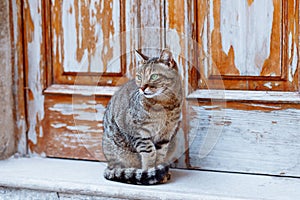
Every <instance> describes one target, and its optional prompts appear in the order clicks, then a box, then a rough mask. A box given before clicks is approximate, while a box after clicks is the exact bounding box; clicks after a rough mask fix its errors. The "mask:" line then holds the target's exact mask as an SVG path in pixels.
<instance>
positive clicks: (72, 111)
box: [49, 103, 105, 121]
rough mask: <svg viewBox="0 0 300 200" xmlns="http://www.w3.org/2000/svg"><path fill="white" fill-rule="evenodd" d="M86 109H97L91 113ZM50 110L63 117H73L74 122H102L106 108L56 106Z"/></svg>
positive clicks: (70, 105) (61, 104) (78, 105)
mask: <svg viewBox="0 0 300 200" xmlns="http://www.w3.org/2000/svg"><path fill="white" fill-rule="evenodd" d="M86 109H95V110H96V112H95V113H93V112H89V111H86ZM49 110H51V111H57V112H60V113H61V114H62V115H73V118H74V120H88V121H100V120H102V119H103V114H104V110H105V107H104V106H103V105H101V104H96V105H88V104H86V103H83V104H63V103H59V104H55V105H54V106H52V107H50V108H49Z"/></svg>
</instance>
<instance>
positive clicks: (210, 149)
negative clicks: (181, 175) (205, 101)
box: [189, 103, 300, 177]
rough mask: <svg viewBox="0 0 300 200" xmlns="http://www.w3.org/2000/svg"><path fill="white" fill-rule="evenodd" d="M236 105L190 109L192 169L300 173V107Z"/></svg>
mask: <svg viewBox="0 0 300 200" xmlns="http://www.w3.org/2000/svg"><path fill="white" fill-rule="evenodd" d="M234 107H235V108H230V107H227V108H226V107H223V106H221V107H220V106H218V105H217V104H214V105H201V104H199V105H198V106H193V107H191V109H192V111H191V113H193V114H194V115H193V117H191V121H190V125H191V130H190V134H189V139H190V164H191V168H200V169H206V170H217V171H234V172H243V173H257V174H273V175H280V176H296V177H300V164H299V158H300V155H299V149H300V146H299V140H300V138H299V137H300V136H299V134H298V132H299V131H298V130H299V128H300V125H299V120H300V112H299V105H294V108H292V107H293V106H292V107H290V108H282V107H281V105H278V104H277V105H269V106H266V105H259V104H257V105H255V104H249V105H247V104H244V105H242V106H240V107H238V106H237V104H236V103H235V104H234ZM237 107H238V109H237ZM264 107H265V111H264V109H263V108H264ZM296 107H297V109H295V108H296ZM241 108H242V109H241Z"/></svg>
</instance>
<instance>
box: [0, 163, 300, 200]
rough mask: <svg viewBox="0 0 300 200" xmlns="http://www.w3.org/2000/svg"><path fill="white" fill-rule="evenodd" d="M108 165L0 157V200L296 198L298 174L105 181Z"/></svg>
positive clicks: (192, 174) (182, 174) (185, 174)
mask: <svg viewBox="0 0 300 200" xmlns="http://www.w3.org/2000/svg"><path fill="white" fill-rule="evenodd" d="M105 167H106V164H105V163H101V162H91V161H77V160H67V159H51V158H11V159H8V160H4V161H0V200H2V199H4V200H6V199H8V200H12V199H39V200H40V199H96V200H102V199H103V200H104V199H145V200H146V199H147V200H149V199H170V200H171V199H172V200H177V199H184V200H188V199H193V200H200V199H209V200H211V199H224V200H225V199H226V200H227V199H255V200H257V199H270V200H271V199H272V200H274V199H280V200H284V199H299V197H300V190H299V188H300V179H297V178H284V177H271V176H261V175H245V174H234V173H220V172H207V171H196V170H178V169H172V170H171V173H172V179H171V181H170V182H169V183H167V184H163V185H153V186H138V185H129V184H122V183H117V182H111V181H107V180H105V179H104V178H103V175H102V174H103V170H104V169H105Z"/></svg>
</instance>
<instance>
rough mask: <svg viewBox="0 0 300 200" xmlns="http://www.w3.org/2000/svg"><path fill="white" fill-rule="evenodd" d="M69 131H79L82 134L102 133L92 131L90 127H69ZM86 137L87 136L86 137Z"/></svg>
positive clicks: (96, 130)
mask: <svg viewBox="0 0 300 200" xmlns="http://www.w3.org/2000/svg"><path fill="white" fill-rule="evenodd" d="M67 129H68V130H70V131H78V132H80V133H100V132H101V131H100V129H91V127H90V126H84V125H76V126H67ZM84 137H86V135H84Z"/></svg>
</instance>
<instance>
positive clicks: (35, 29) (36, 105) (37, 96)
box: [25, 1, 45, 144]
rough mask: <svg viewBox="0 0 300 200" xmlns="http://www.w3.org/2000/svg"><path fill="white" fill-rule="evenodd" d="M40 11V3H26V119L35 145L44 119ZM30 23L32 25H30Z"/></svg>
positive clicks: (31, 139)
mask: <svg viewBox="0 0 300 200" xmlns="http://www.w3.org/2000/svg"><path fill="white" fill-rule="evenodd" d="M40 9H41V2H40V1H33V2H32V1H30V2H28V1H26V3H25V12H26V14H25V15H26V17H27V19H30V20H28V23H29V27H28V26H26V28H29V29H27V31H28V32H29V34H28V35H29V38H27V39H28V44H27V45H28V52H27V53H28V55H26V56H27V57H28V58H30V59H28V69H27V70H28V77H26V78H27V85H28V86H27V87H28V88H29V94H31V95H29V96H31V98H29V101H28V105H27V106H28V118H29V120H28V121H29V123H30V124H29V130H28V139H29V140H30V141H31V142H32V143H33V144H37V137H39V136H40V135H43V133H42V132H41V130H42V129H41V124H40V122H41V121H42V120H43V119H44V115H45V113H44V96H43V94H42V91H43V84H42V80H43V77H42V75H43V73H42V72H41V71H40V70H41V66H40V64H41V59H42V58H41V53H40V52H41V45H42V27H41V24H42V18H41V15H40V13H39V10H40ZM30 22H32V23H30Z"/></svg>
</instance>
